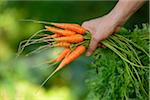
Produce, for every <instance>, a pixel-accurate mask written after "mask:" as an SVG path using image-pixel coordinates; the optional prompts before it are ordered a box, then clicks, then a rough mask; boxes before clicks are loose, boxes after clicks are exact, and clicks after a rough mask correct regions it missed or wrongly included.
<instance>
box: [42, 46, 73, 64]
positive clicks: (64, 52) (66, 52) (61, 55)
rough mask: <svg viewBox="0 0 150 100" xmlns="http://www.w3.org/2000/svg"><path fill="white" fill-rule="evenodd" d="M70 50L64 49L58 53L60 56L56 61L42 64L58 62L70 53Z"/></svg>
mask: <svg viewBox="0 0 150 100" xmlns="http://www.w3.org/2000/svg"><path fill="white" fill-rule="evenodd" d="M70 51H71V50H70V48H65V49H64V50H63V51H62V52H60V54H59V55H58V57H57V58H56V59H52V60H50V61H46V62H44V63H52V62H60V61H61V60H62V59H63V58H65V56H66V55H67V54H68V53H69V52H70Z"/></svg>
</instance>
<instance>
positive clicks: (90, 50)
mask: <svg viewBox="0 0 150 100" xmlns="http://www.w3.org/2000/svg"><path fill="white" fill-rule="evenodd" d="M98 42H99V41H98V40H97V39H95V38H94V37H92V39H91V42H90V44H89V48H88V50H87V53H86V56H90V55H91V54H92V53H93V52H94V51H95V49H96V48H97V45H98Z"/></svg>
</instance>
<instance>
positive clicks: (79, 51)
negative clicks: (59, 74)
mask: <svg viewBox="0 0 150 100" xmlns="http://www.w3.org/2000/svg"><path fill="white" fill-rule="evenodd" d="M85 51H86V47H85V46H83V45H80V46H78V47H77V48H75V50H74V51H72V52H71V53H70V54H69V55H68V56H67V57H66V58H64V60H63V61H62V62H61V64H60V65H59V66H58V67H57V69H56V70H60V69H61V68H63V67H64V66H65V65H67V64H69V63H70V62H72V61H73V60H75V59H76V58H78V57H79V56H80V55H81V54H83V53H84V52H85Z"/></svg>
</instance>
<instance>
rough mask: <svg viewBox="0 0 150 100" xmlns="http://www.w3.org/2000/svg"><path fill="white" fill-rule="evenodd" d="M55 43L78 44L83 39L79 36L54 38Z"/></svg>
mask: <svg viewBox="0 0 150 100" xmlns="http://www.w3.org/2000/svg"><path fill="white" fill-rule="evenodd" d="M54 40H55V41H57V42H70V43H78V42H82V41H83V40H84V37H83V36H82V35H80V34H76V35H71V36H65V37H58V38H54Z"/></svg>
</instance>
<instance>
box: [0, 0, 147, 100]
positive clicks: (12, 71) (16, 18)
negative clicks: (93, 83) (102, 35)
mask: <svg viewBox="0 0 150 100" xmlns="http://www.w3.org/2000/svg"><path fill="white" fill-rule="evenodd" d="M116 3H117V2H116V1H98V0H97V1H79V0H78V1H61V0H60V1H6V0H0V100H84V99H85V97H86V95H87V93H88V90H87V87H86V84H85V79H86V72H87V71H88V64H90V61H91V59H90V58H87V57H85V56H84V55H83V56H82V57H80V58H79V59H77V60H76V61H74V62H72V63H71V64H69V65H68V67H66V68H64V69H63V70H61V71H59V72H58V73H57V74H56V75H54V76H53V77H52V78H51V79H50V80H49V81H48V82H47V83H46V84H45V85H44V86H43V87H42V88H41V89H40V91H39V92H38V94H36V91H37V90H38V88H39V86H40V85H41V83H42V82H43V81H44V79H45V78H46V77H47V76H48V75H49V74H50V73H51V71H52V68H48V65H42V62H44V61H45V60H48V59H52V58H54V57H56V56H57V54H58V53H59V52H60V51H61V50H62V48H57V49H50V50H45V51H43V52H41V53H37V54H33V55H31V56H27V57H26V56H25V54H26V53H27V52H28V51H30V50H31V49H32V48H33V47H28V48H26V49H25V51H24V53H22V54H21V55H20V56H19V57H18V58H16V53H17V49H18V46H19V43H20V42H21V41H22V40H25V39H28V38H29V37H30V36H31V35H32V34H33V33H35V32H36V31H38V30H40V29H42V28H43V25H41V24H35V23H32V22H21V21H20V20H21V19H34V20H43V21H52V22H68V23H78V24H82V22H84V21H86V20H89V19H92V18H96V17H100V16H103V15H105V14H107V13H108V12H109V11H110V10H111V9H112V8H113V7H114V6H115V4H116ZM148 15H149V11H148V2H146V3H145V4H144V5H143V7H142V8H141V9H140V10H138V11H137V12H136V13H135V14H134V15H133V16H132V17H131V18H130V19H129V20H128V21H127V23H126V24H125V25H124V27H126V28H128V29H131V30H132V29H133V28H134V25H135V24H138V25H141V23H148V22H149V21H148V20H149V16H148Z"/></svg>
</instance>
